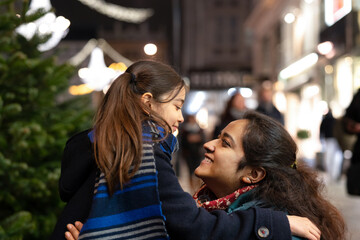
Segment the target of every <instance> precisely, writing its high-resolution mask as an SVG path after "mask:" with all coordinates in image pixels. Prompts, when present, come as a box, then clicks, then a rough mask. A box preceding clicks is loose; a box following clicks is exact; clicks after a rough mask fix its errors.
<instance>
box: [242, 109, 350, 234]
mask: <svg viewBox="0 0 360 240" xmlns="http://www.w3.org/2000/svg"><path fill="white" fill-rule="evenodd" d="M243 119H246V120H247V121H248V124H247V125H246V127H245V131H244V134H243V139H242V145H243V150H244V158H243V159H242V161H241V162H240V166H239V168H240V169H241V168H243V167H244V166H253V167H263V168H264V169H265V170H266V176H265V178H264V179H263V180H262V181H261V182H260V183H259V186H258V187H256V188H255V190H254V192H255V193H254V196H255V198H256V199H260V200H263V201H264V203H265V205H267V206H266V207H274V206H275V208H276V209H277V210H282V211H287V212H288V213H289V214H290V215H297V216H303V217H307V218H309V219H310V220H311V221H312V222H313V223H314V224H315V225H316V226H317V227H318V228H319V229H320V230H321V239H327V240H329V239H334V240H335V239H336V240H337V239H345V236H344V234H345V223H344V220H343V218H342V216H341V214H340V213H339V211H338V210H337V209H336V208H335V207H334V206H333V205H332V204H331V203H330V202H328V201H327V200H326V199H325V198H324V197H323V196H322V194H321V193H322V191H323V189H324V184H323V183H322V182H320V181H319V178H318V176H317V174H316V172H315V171H314V170H312V169H311V168H309V167H308V166H306V164H294V163H295V161H296V153H297V146H296V143H295V142H294V140H293V139H292V137H291V136H290V134H289V133H288V132H287V131H286V130H285V129H284V128H283V126H282V125H281V124H280V123H278V122H277V121H275V120H273V119H271V118H270V117H268V116H265V115H263V114H260V113H257V112H254V111H248V112H247V113H245V115H244V117H243Z"/></svg>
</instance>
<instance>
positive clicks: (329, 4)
mask: <svg viewBox="0 0 360 240" xmlns="http://www.w3.org/2000/svg"><path fill="white" fill-rule="evenodd" d="M350 11H351V0H325V23H326V25H327V26H331V25H333V24H334V23H335V22H337V21H339V20H340V19H341V18H343V17H344V16H345V15H346V14H348V13H349V12H350Z"/></svg>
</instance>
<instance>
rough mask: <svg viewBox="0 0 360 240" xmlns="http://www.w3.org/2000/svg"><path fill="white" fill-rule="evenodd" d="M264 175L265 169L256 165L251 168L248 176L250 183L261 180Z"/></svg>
mask: <svg viewBox="0 0 360 240" xmlns="http://www.w3.org/2000/svg"><path fill="white" fill-rule="evenodd" d="M265 176H266V170H265V168H263V167H257V168H254V169H252V171H251V175H250V176H249V177H250V179H251V180H252V183H258V182H260V181H261V180H263V179H264V178H265Z"/></svg>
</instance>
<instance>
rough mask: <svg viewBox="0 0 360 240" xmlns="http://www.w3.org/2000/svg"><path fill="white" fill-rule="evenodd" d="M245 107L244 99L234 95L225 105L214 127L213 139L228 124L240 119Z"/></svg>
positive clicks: (238, 94) (239, 95)
mask: <svg viewBox="0 0 360 240" xmlns="http://www.w3.org/2000/svg"><path fill="white" fill-rule="evenodd" d="M246 110H247V107H246V105H245V98H244V97H243V96H242V95H241V94H240V93H239V92H237V93H235V94H234V95H233V96H232V97H231V98H230V99H229V100H228V102H227V103H226V106H225V110H224V112H223V113H222V115H221V116H220V119H219V123H218V124H217V125H216V126H215V129H214V132H213V138H217V137H218V136H219V134H220V132H221V130H223V128H225V127H226V125H228V124H229V123H230V122H232V121H234V120H237V119H241V118H242V116H243V115H244V113H245V111H246Z"/></svg>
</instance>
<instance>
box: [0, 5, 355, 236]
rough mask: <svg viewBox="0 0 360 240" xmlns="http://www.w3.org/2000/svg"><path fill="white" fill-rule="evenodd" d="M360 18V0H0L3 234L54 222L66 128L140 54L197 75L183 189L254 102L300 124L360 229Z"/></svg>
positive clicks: (80, 121) (304, 151)
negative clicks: (207, 146) (210, 144)
mask: <svg viewBox="0 0 360 240" xmlns="http://www.w3.org/2000/svg"><path fill="white" fill-rule="evenodd" d="M359 19H360V2H359V1H352V0H197V1H191V0H168V1H155V0H122V1H116V0H106V1H100V0H67V1H50V0H30V1H29V0H1V1H0V49H1V50H0V51H1V52H0V179H1V181H0V185H1V188H0V203H1V204H0V239H45V238H46V237H47V236H49V234H50V233H51V231H52V228H53V226H54V224H55V221H56V217H57V215H58V214H59V212H60V211H61V209H62V207H63V206H64V205H63V203H61V201H60V200H59V197H58V193H57V181H58V177H59V173H60V161H61V155H62V150H63V147H64V145H65V141H66V139H67V138H68V137H70V136H71V135H73V134H74V133H76V132H78V131H80V130H83V129H86V128H88V127H90V126H91V124H92V119H93V113H94V112H95V110H96V108H97V106H98V104H99V101H100V99H101V98H102V97H103V95H104V93H105V92H106V90H107V89H108V87H109V85H110V84H111V82H112V80H113V79H114V78H115V77H116V76H118V75H119V74H121V73H123V72H124V71H125V70H126V67H127V66H129V65H130V64H131V63H132V62H133V61H137V60H140V59H152V60H157V61H161V62H164V63H167V64H169V65H171V66H172V67H174V68H175V70H176V71H177V72H178V73H180V75H181V76H182V77H183V78H184V79H185V80H186V82H187V83H188V84H189V86H190V92H189V93H188V96H187V99H186V102H185V104H184V107H183V114H184V117H185V122H184V123H183V124H182V126H181V127H180V129H179V132H178V139H179V141H180V144H181V146H182V147H181V149H182V150H180V151H179V152H178V153H177V155H176V157H175V159H174V167H175V170H176V173H177V174H178V176H179V179H180V180H181V183H182V185H183V187H184V189H185V190H187V191H189V192H190V193H193V191H194V189H196V188H197V187H198V185H199V184H200V183H199V181H198V180H197V179H196V178H195V177H194V176H193V172H194V169H195V168H196V166H197V165H198V164H199V162H200V161H201V160H202V158H203V148H202V145H203V143H204V142H205V141H208V140H210V139H212V138H213V137H217V136H218V134H219V132H220V131H221V129H222V128H223V127H224V126H226V125H227V124H228V123H229V122H231V121H233V120H235V119H239V118H241V116H242V114H243V113H244V111H246V110H247V109H254V110H257V111H259V112H261V113H264V114H266V115H269V116H271V117H273V118H275V119H277V120H278V121H279V122H280V123H282V124H283V125H284V127H285V128H286V129H287V130H288V131H289V133H290V134H291V135H292V136H293V137H294V139H295V140H296V142H297V144H298V147H299V153H298V158H299V160H301V161H304V162H306V163H307V164H309V165H310V166H311V167H313V168H314V169H316V170H318V171H319V173H320V176H321V177H323V178H324V181H325V182H326V183H327V185H326V186H327V189H326V191H328V194H329V199H330V200H332V201H333V203H334V204H335V206H337V207H338V208H339V209H340V210H341V211H342V213H343V214H344V217H345V219H346V222H347V224H348V228H349V234H348V237H349V239H357V236H358V235H359V234H360V232H359V229H357V227H356V223H358V222H359V221H360V205H359V204H360V198H359V197H358V196H356V195H349V194H348V189H347V185H346V181H347V178H346V173H347V171H348V169H350V168H352V169H356V168H355V167H354V166H356V162H354V160H352V159H354V154H355V156H356V154H358V153H356V152H355V151H354V149H355V150H356V147H355V148H354V144H355V142H356V140H357V136H358V135H359V132H356V131H349V129H348V128H347V127H346V123H347V121H344V116H345V115H346V113H347V109H348V107H349V106H350V104H352V105H354V107H353V108H355V110H352V112H355V114H352V116H354V115H357V117H359V114H356V112H360V108H359V104H358V103H357V104H355V103H352V101H353V99H354V101H355V98H353V96H354V95H355V94H356V92H357V91H358V89H359V88H360V54H359V53H360V31H359V30H360V29H359V26H360V20H359ZM354 101H353V102H354ZM349 116H350V115H349ZM349 116H348V117H349ZM353 121H355V122H356V121H357V122H359V121H360V119H359V118H357V119H353ZM354 124H355V123H354ZM358 165H359V164H358ZM357 169H359V170H358V172H357V174H358V175H360V167H358V168H357ZM355 175H356V174H355ZM359 185H360V181H359V180H358V184H357V189H359ZM355 188H356V187H355ZM354 191H355V192H353V194H360V192H356V189H355V190H354ZM39 229H41V230H39Z"/></svg>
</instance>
